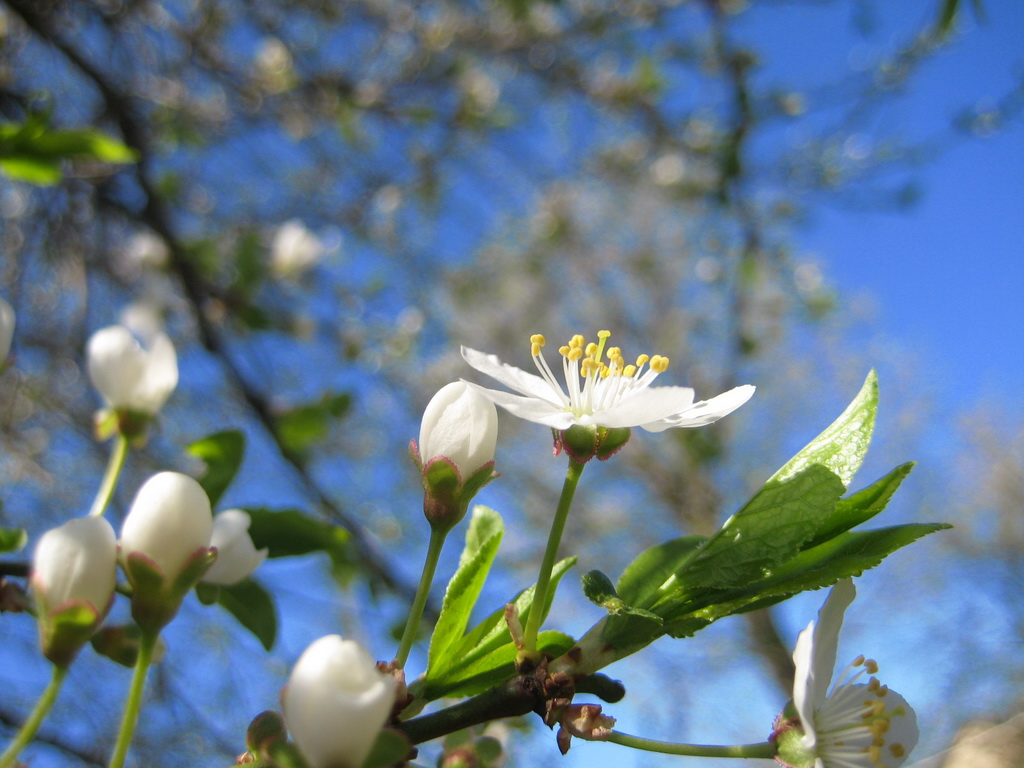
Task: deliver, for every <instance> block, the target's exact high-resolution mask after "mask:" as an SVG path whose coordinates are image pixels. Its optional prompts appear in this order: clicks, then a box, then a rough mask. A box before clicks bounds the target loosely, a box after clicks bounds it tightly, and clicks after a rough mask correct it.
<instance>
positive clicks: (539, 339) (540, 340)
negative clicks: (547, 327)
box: [530, 333, 548, 347]
mask: <svg viewBox="0 0 1024 768" xmlns="http://www.w3.org/2000/svg"><path fill="white" fill-rule="evenodd" d="M530 343H531V344H540V345H541V346H542V347H543V346H544V345H545V344H547V343H548V342H547V340H546V339H545V338H544V334H543V333H535V334H533V336H531V337H530Z"/></svg>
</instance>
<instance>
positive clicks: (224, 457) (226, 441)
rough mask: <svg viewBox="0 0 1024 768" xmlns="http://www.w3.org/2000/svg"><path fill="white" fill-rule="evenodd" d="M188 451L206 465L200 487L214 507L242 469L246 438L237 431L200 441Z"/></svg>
mask: <svg viewBox="0 0 1024 768" xmlns="http://www.w3.org/2000/svg"><path fill="white" fill-rule="evenodd" d="M187 450H188V452H189V453H191V454H192V455H193V456H195V457H196V458H197V459H200V460H201V461H202V462H203V463H204V464H205V465H206V469H205V471H204V472H203V476H202V477H200V478H199V484H200V485H201V486H202V487H203V490H204V491H206V495H207V496H209V497H210V505H211V506H214V507H215V506H216V505H217V502H218V501H220V497H221V496H222V495H223V494H224V491H226V490H227V488H228V486H229V485H231V481H232V480H234V479H235V475H236V474H238V469H239V467H241V466H242V458H243V457H244V456H245V435H243V434H242V433H241V432H240V431H238V430H235V429H232V430H227V431H225V432H217V433H216V434H212V435H209V436H207V437H204V438H203V439H202V440H197V441H196V442H194V443H192V445H190V446H189V447H188V449H187Z"/></svg>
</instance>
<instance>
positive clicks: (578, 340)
mask: <svg viewBox="0 0 1024 768" xmlns="http://www.w3.org/2000/svg"><path fill="white" fill-rule="evenodd" d="M586 342H587V340H586V339H584V338H583V336H581V335H580V334H578V333H577V334H576V335H575V336H573V337H572V338H571V339H569V346H570V347H581V348H582V347H583V345H584V344H585V343H586Z"/></svg>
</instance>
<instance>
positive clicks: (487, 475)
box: [411, 381, 498, 530]
mask: <svg viewBox="0 0 1024 768" xmlns="http://www.w3.org/2000/svg"><path fill="white" fill-rule="evenodd" d="M497 442H498V412H497V409H496V408H495V407H494V403H492V402H491V401H490V400H488V399H487V398H486V397H484V396H483V395H481V394H480V393H479V392H477V391H476V390H475V389H473V388H472V387H470V386H469V385H467V384H466V383H465V382H462V381H456V382H453V383H451V384H448V385H446V386H444V387H442V388H441V389H440V390H439V391H438V392H437V394H435V395H434V396H433V397H432V398H431V400H430V402H429V403H428V404H427V407H426V410H424V412H423V420H422V422H421V423H420V440H419V445H418V446H417V445H416V444H415V443H413V445H412V450H411V452H412V456H413V460H414V461H415V462H416V465H417V467H419V469H420V474H421V476H422V479H423V490H424V494H425V495H424V500H423V510H424V514H425V515H426V517H427V520H428V521H430V524H431V525H432V526H435V527H440V528H443V529H445V530H449V529H451V528H452V527H453V526H454V525H455V524H456V523H458V522H459V521H460V520H461V519H462V518H463V517H464V516H465V514H466V510H467V509H468V508H469V502H470V501H471V500H472V498H473V496H475V495H476V493H477V492H478V491H479V490H480V489H481V488H483V486H485V485H486V484H487V483H489V482H490V481H491V480H493V479H494V478H495V477H497V475H496V474H495V473H494V471H493V467H494V449H495V446H496V445H497Z"/></svg>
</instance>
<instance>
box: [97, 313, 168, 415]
mask: <svg viewBox="0 0 1024 768" xmlns="http://www.w3.org/2000/svg"><path fill="white" fill-rule="evenodd" d="M87 358H88V369H89V379H90V380H91V381H92V383H93V386H95V387H96V389H98V390H99V392H100V394H101V395H103V399H104V400H106V402H107V404H108V405H109V406H111V407H112V408H126V409H129V410H132V411H140V412H142V413H147V414H149V415H151V416H152V415H155V414H156V413H157V412H158V411H159V410H160V409H161V408H162V407H163V405H164V403H165V402H167V398H168V397H170V396H171V393H172V392H173V391H174V388H175V387H176V386H177V385H178V356H177V355H176V354H175V352H174V345H173V344H171V340H170V339H169V338H167V336H166V335H164V334H163V333H158V334H157V335H156V336H155V337H154V338H153V340H152V343H151V344H150V347H149V349H148V350H147V349H143V347H142V345H141V344H139V342H138V341H137V340H136V339H135V337H134V336H132V334H131V332H130V331H129V330H128V329H127V328H124V327H123V326H120V325H112V326H109V327H107V328H102V329H101V330H98V331H96V333H94V334H93V335H92V337H91V338H90V339H89V345H88V350H87Z"/></svg>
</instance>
